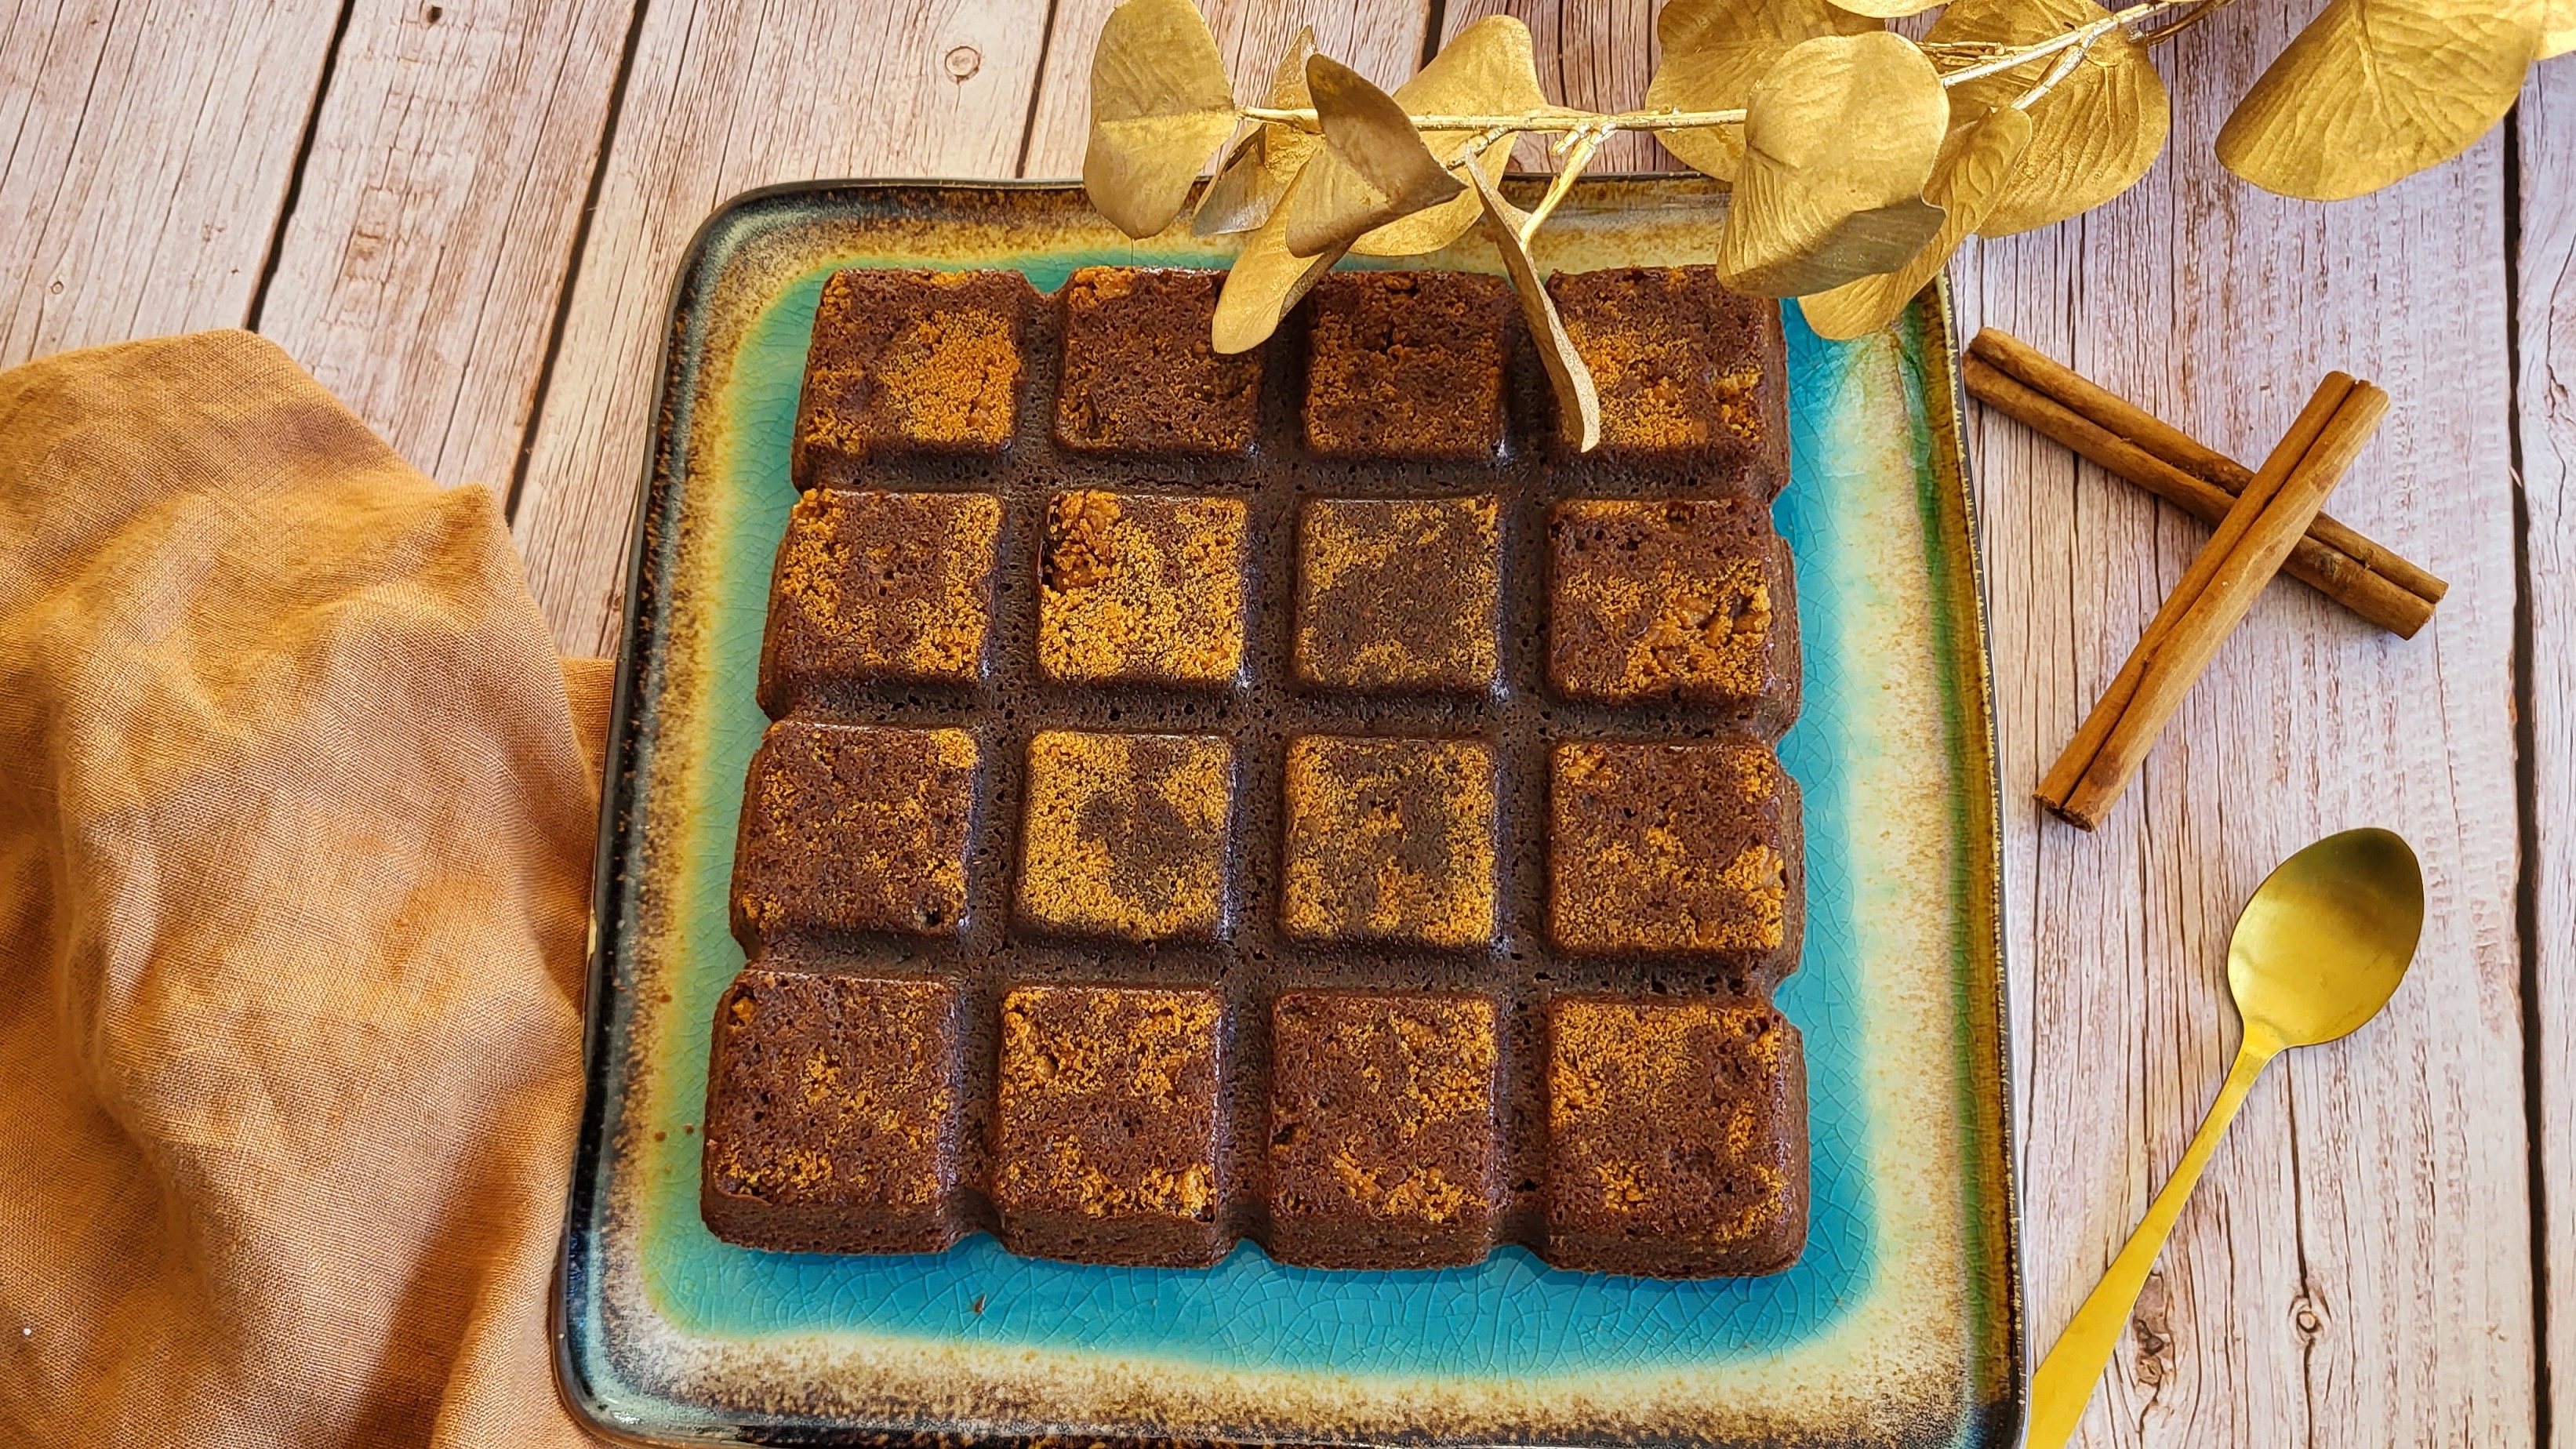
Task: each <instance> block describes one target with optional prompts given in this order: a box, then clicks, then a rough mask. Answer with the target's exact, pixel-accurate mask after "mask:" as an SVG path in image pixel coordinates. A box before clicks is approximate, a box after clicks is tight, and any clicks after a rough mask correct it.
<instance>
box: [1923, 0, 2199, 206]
mask: <svg viewBox="0 0 2576 1449" xmlns="http://www.w3.org/2000/svg"><path fill="white" fill-rule="evenodd" d="M2108 14H2109V12H2108V11H2105V10H2104V9H2102V8H2101V7H2100V6H2098V5H2095V4H2093V3H2092V0H1951V4H1950V6H1949V8H1948V9H1945V10H1943V11H1942V12H1941V17H1940V18H1939V19H1938V20H1935V21H1933V22H1932V28H1931V29H1930V30H1929V31H1927V32H1925V34H1924V37H1923V38H1924V39H1925V40H1926V41H1936V42H1967V43H1974V44H1986V45H1999V46H2010V45H2029V44H2032V43H2033V42H2036V41H2041V40H2045V39H2047V38H2048V37H2050V36H2052V35H2060V34H2063V33H2065V32H2067V31H2069V30H2074V29H2077V28H2079V27H2081V26H2085V25H2089V24H2091V23H2092V22H2094V21H2096V20H2101V19H2104V18H2106V17H2107V16H2108ZM2058 60H2059V57H2057V56H2054V55H2049V56H2042V57H2040V58H2039V59H2037V60H2033V61H2031V62H2029V63H2027V64H2024V65H2018V66H2015V67H2013V68H2012V69H2011V70H2008V71H2003V72H2000V73H1998V74H1995V75H1990V76H1982V77H1980V78H1978V79H1976V80H1972V81H1962V82H1960V83H1959V84H1958V85H1955V86H1953V87H1951V88H1950V117H1951V124H1952V129H1953V130H1963V129H1966V128H1967V127H1970V126H1974V125H1977V124H1979V123H1980V118H1981V117H1984V116H1986V115H1988V114H1989V113H1991V112H1992V111H1994V110H1995V109H1996V108H1997V107H2000V106H2010V105H2012V104H2013V103H2014V102H2015V101H2018V100H2020V99H2021V97H2022V96H2023V95H2024V94H2026V93H2027V92H2028V91H2029V90H2030V88H2031V87H2032V86H2035V85H2037V84H2039V83H2040V82H2041V81H2042V80H2044V79H2046V78H2047V76H2048V74H2049V72H2050V71H2051V70H2052V69H2053V68H2054V67H2055V66H2056V64H2057V62H2058ZM2029 109H2030V118H2031V127H2032V129H2031V141H2030V145H2029V146H2028V147H2027V148H2025V149H2024V150H2023V152H2022V158H2021V164H2020V166H2019V167H2018V168H2017V169H2016V170H2015V172H2014V174H2013V175H2012V177H2011V178H2010V179H2009V180H2008V181H2007V182H2006V184H2005V186H2004V191H2003V194H2002V195H2001V196H1998V197H1996V198H1995V201H1994V207H1993V210H1992V211H1990V212H1989V213H1988V214H1987V216H1986V219H1985V221H1984V222H1983V223H1982V224H1981V225H1979V227H1978V228H1977V231H1978V234H1979V235H1982V236H2010V235H2012V234H2013V233H2014V232H2018V231H2029V230H2031V229H2032V228H2034V227H2042V226H2051V225H2054V224H2056V223H2058V222H2061V221H2064V220H2066V219H2067V218H2068V217H2070V216H2076V215H2080V214H2082V213H2084V212H2087V211H2090V210H2092V209H2093V208H2094V207H2097V206H2099V205H2101V204H2102V203H2103V202H2106V201H2108V200H2110V199H2111V198H2112V197H2114V196H2117V195H2119V194H2120V193H2121V192H2123V191H2126V190H2128V189H2129V188H2130V187H2131V186H2133V185H2135V184H2137V180H2138V178H2139V177H2141V176H2144V175H2146V174H2147V168H2148V167H2149V166H2152V165H2154V164H2155V159H2156V157H2157V156H2158V155H2159V154H2160V153H2162V152H2163V150H2164V148H2165V134H2166V132H2167V131H2168V130H2170V129H2171V127H2172V123H2173V103H2172V101H2171V100H2170V98H2168V97H2167V95H2166V94H2165V83H2164V78H2163V77H2161V76H2159V75H2157V74H2156V68H2155V64H2154V62H2152V61H2150V60H2149V59H2148V58H2147V49H2146V47H2145V46H2142V45H2140V44H2138V43H2137V42H2136V41H2134V40H2131V39H2130V38H2129V36H2128V33H2127V32H2126V31H2121V30H2113V31H2111V32H2109V33H2108V34H2105V35H2104V36H2103V37H2102V38H2101V39H2099V40H2097V41H2095V42H2094V43H2093V49H2092V51H2091V52H2090V53H2089V54H2087V55H2086V56H2085V58H2084V59H2083V60H2081V61H2079V62H2077V63H2076V66H2075V69H2074V70H2073V71H2071V72H2069V73H2068V74H2067V75H2066V76H2065V77H2063V78H2062V79H2060V80H2059V81H2058V82H2057V84H2056V85H2054V86H2051V87H2050V88H2049V90H2048V93H2047V94H2046V95H2044V96H2041V97H2040V98H2039V99H2038V100H2037V101H2036V102H2034V103H2032V105H2031V106H2030V108H2029Z"/></svg>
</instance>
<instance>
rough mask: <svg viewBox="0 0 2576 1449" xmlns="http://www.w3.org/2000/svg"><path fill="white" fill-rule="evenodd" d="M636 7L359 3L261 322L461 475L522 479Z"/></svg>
mask: <svg viewBox="0 0 2576 1449" xmlns="http://www.w3.org/2000/svg"><path fill="white" fill-rule="evenodd" d="M631 13H632V11H631V8H630V6H629V4H628V3H627V0H536V3H530V4H524V5H511V4H503V3H495V0H438V3H435V4H429V3H423V0H354V3H352V4H351V6H350V10H349V23H348V31H347V33H346V34H345V35H344V36H343V37H342V38H341V41H340V48H339V58H338V61H337V63H336V64H335V65H334V66H333V67H332V72H331V90H330V94H328V95H327V96H325V97H324V98H323V102H322V109H321V113H320V114H319V115H318V116H317V117H315V120H314V127H313V149H312V152H311V154H310V156H309V157H308V159H307V160H306V162H305V165H304V174H303V184H302V186H301V187H300V188H299V190H298V192H297V194H296V205H295V212H294V214H293V215H292V216H290V217H288V218H287V222H286V227H285V230H284V232H283V235H282V237H281V239H280V241H279V244H278V252H277V269H276V272H275V274H274V275H273V276H272V278H271V279H270V282H269V286H268V290H267V293H266V295H265V297H264V298H263V300H262V303H261V306H260V312H259V316H258V318H257V319H256V325H257V326H258V327H259V329H260V330H261V331H262V332H265V333H267V334H268V335H269V336H271V337H273V338H275V339H277V341H278V342H279V343H280V344H281V345H282V346H284V347H285V348H286V350H287V351H289V352H291V353H293V354H294V355H295V359H296V360H297V361H298V362H301V363H303V364H304V366H305V367H306V369H307V370H309V371H311V372H312V374H313V375H314V376H315V377H316V378H319V379H320V380H321V381H322V383H323V384H324V385H325V386H327V387H329V388H330V389H331V390H332V391H333V392H334V393H337V394H338V395H339V396H340V398H341V400H342V401H344V402H346V403H348V404H349V406H350V407H352V408H354V409H356V410H357V412H358V414H359V415H360V416H362V417H364V418H365V419H366V420H367V421H368V422H369V423H370V424H372V425H374V427H375V429H376V431H378V432H380V433H382V434H383V435H384V436H385V438H386V440H387V441H389V442H391V443H392V444H393V445H394V447H395V448H396V449H397V450H399V451H400V452H401V453H402V455H403V456H404V457H405V458H408V459H410V460H411V461H412V463H414V464H415V465H417V466H418V467H419V468H420V469H421V470H422V471H424V472H426V473H428V474H429V475H430V476H432V477H434V478H437V479H439V480H441V481H443V482H448V483H467V482H475V483H489V484H492V485H494V486H496V487H498V488H500V489H502V490H504V491H507V489H508V488H509V486H510V481H511V474H512V471H513V469H514V468H515V467H516V465H517V463H518V459H519V447H520V443H521V440H522V439H523V438H525V437H526V435H527V431H528V423H529V419H530V416H531V408H532V405H533V403H534V401H535V397H536V388H537V379H538V376H539V373H540V371H541V369H542V367H543V365H544V362H545V352H546V343H547V341H548V339H549V337H550V336H551V335H552V333H553V330H554V326H555V320H556V314H557V312H558V310H559V308H560V304H561V301H562V298H563V294H564V287H565V283H566V279H567V277H568V275H569V272H570V268H571V264H572V246H573V237H574V233H575V232H576V231H577V230H578V227H579V223H580V220H581V208H582V202H583V200H584V199H585V198H586V197H587V196H588V194H589V190H590V182H591V176H592V172H593V169H594V165H595V163H596V161H597V160H598V157H599V142H600V129H601V126H602V124H603V123H604V122H605V121H606V119H607V115H608V102H609V95H610V92H611V90H612V89H613V88H614V85H615V83H616V79H617V65H618V58H619V54H620V52H621V50H622V49H623V47H624V45H625V40H626V28H627V21H628V19H629V17H630V15H631Z"/></svg>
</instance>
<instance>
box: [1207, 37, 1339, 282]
mask: <svg viewBox="0 0 2576 1449" xmlns="http://www.w3.org/2000/svg"><path fill="white" fill-rule="evenodd" d="M1314 53H1315V27H1313V26H1311V25H1309V26H1307V27H1306V28H1305V29H1303V30H1300V31H1298V32H1297V38H1296V39H1295V40H1293V41H1290V42H1289V44H1288V49H1287V52H1286V53H1285V54H1283V55H1281V56H1280V57H1279V65H1278V67H1277V69H1275V70H1274V71H1273V72H1272V74H1271V79H1270V99H1269V100H1268V101H1266V102H1264V104H1266V105H1268V106H1270V107H1271V108H1272V109H1274V110H1281V111H1302V110H1304V109H1306V108H1307V107H1308V106H1311V105H1313V104H1314V103H1315V98H1314V97H1313V96H1312V95H1311V94H1309V93H1308V91H1307V90H1306V58H1307V57H1308V56H1311V55H1313V54H1314ZM1322 144H1324V138H1323V137H1321V136H1319V135H1317V134H1315V133H1314V132H1312V131H1309V130H1307V129H1306V128H1305V127H1303V126H1291V125H1287V124H1285V123H1283V122H1279V121H1267V122H1264V123H1263V124H1262V125H1260V126H1259V127H1256V128H1255V129H1254V130H1253V132H1252V134H1251V135H1249V136H1246V137H1244V138H1243V140H1242V141H1241V142H1240V143H1238V144H1237V145H1236V146H1235V148H1234V152H1233V154H1232V155H1230V156H1228V157H1226V162H1225V167H1224V169H1222V170H1220V171H1218V172H1217V175H1216V180H1215V181H1213V182H1211V183H1209V185H1208V189H1207V194H1206V195H1204V196H1202V197H1200V198H1199V209H1198V214H1197V215H1196V216H1194V217H1192V218H1191V219H1190V230H1191V231H1194V232H1196V233H1198V234H1199V235H1200V236H1223V235H1226V234H1227V233H1230V232H1238V231H1250V230H1252V229H1253V228H1254V227H1256V226H1259V225H1261V224H1262V223H1263V222H1265V221H1268V220H1269V219H1270V213H1271V211H1272V210H1273V209H1275V208H1276V207H1277V206H1278V205H1279V198H1281V197H1283V196H1285V195H1287V194H1288V184H1289V183H1290V182H1292V181H1295V180H1296V179H1297V173H1298V171H1300V170H1301V169H1303V168H1304V166H1305V165H1306V161H1307V158H1309V157H1311V156H1313V155H1314V154H1315V148H1316V147H1318V146H1321V145H1322Z"/></svg>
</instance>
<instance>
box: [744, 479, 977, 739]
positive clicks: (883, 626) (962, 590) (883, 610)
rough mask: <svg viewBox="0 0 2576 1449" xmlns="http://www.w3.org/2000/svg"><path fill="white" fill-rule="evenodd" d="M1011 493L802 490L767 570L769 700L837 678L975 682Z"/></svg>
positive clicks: (776, 705)
mask: <svg viewBox="0 0 2576 1449" xmlns="http://www.w3.org/2000/svg"><path fill="white" fill-rule="evenodd" d="M1001 525H1002V501H1001V500H1000V499H999V498H996V497H993V496H992V495H991V494H987V493H887V492H881V491H877V490H867V491H855V490H848V489H840V488H817V489H815V490H814V491H812V492H810V493H807V494H805V495H804V496H802V497H800V498H798V499H797V500H796V507H795V509H794V511H792V512H791V513H789V514H788V518H787V536H786V537H785V538H784V539H783V540H781V541H780V543H779V545H778V562H777V565H776V567H775V568H774V569H772V571H771V574H770V585H769V624H768V628H767V629H766V630H765V631H764V633H763V634H762V637H761V647H760V691H761V692H760V702H761V704H762V706H763V707H764V708H766V709H768V710H769V712H770V713H772V714H783V713H785V712H786V711H787V710H788V708H790V707H791V706H792V705H793V704H794V702H795V701H796V699H797V698H798V696H799V695H801V694H802V693H803V692H804V691H805V690H806V689H807V688H810V687H812V686H814V685H817V684H829V683H833V682H836V681H848V682H852V683H872V682H877V681H887V682H892V683H898V684H952V685H967V684H973V683H974V682H975V681H976V680H977V679H979V678H981V677H982V675H983V669H984V647H985V640H986V638H987V637H988V636H989V635H990V634H991V632H992V622H993V549H994V541H995V539H996V537H997V536H998V534H999V532H1000V529H1001Z"/></svg>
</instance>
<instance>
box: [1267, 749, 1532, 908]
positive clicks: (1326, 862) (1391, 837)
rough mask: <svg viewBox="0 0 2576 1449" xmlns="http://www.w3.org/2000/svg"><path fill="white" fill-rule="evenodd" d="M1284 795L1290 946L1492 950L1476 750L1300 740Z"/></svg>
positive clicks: (1488, 846)
mask: <svg viewBox="0 0 2576 1449" xmlns="http://www.w3.org/2000/svg"><path fill="white" fill-rule="evenodd" d="M1281 796H1282V800H1283V802H1284V805H1285V807H1286V814H1287V825H1286V829H1285V832H1284V835H1285V839H1284V841H1283V843H1282V848H1281V857H1282V858H1281V861H1280V874H1281V879H1280V895H1279V923H1280V926H1281V927H1282V928H1283V929H1284V930H1286V931H1287V933H1288V934H1289V935H1291V936H1294V937H1297V938H1299V939H1301V940H1309V941H1393V942H1402V943H1405V944H1410V945H1417V946H1435V947H1460V946H1482V945H1485V944H1486V943H1488V942H1490V941H1492V940H1493V939H1494V919H1495V912H1494V757H1493V752H1492V751H1491V750H1489V749H1487V748H1486V747H1485V745H1484V744H1483V743H1482V742H1480V741H1476V740H1408V739H1365V738H1353V737H1349V736H1340V735H1301V736H1299V737H1298V738H1296V739H1294V740H1291V741H1289V743H1288V758H1287V765H1286V770H1285V778H1284V783H1283V784H1282V786H1281Z"/></svg>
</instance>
